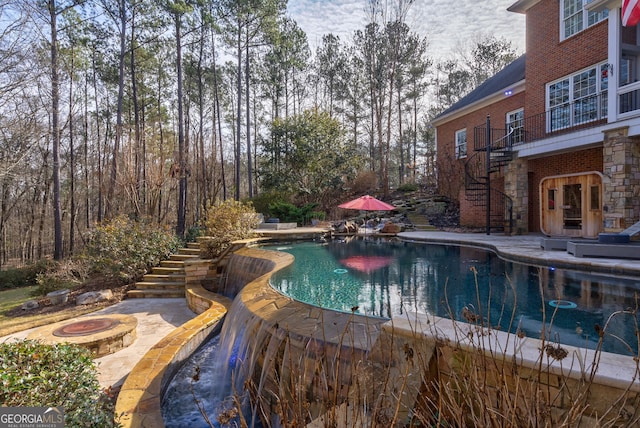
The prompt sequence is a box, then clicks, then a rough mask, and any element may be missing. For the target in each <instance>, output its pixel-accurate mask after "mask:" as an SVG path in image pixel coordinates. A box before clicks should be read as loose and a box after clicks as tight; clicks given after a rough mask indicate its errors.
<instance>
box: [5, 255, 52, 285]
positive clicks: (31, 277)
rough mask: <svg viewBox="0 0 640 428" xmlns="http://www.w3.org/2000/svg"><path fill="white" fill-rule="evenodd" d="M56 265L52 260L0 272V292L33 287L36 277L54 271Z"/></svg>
mask: <svg viewBox="0 0 640 428" xmlns="http://www.w3.org/2000/svg"><path fill="white" fill-rule="evenodd" d="M57 265H58V264H57V262H55V261H53V260H39V261H37V262H34V263H31V264H28V265H26V266H23V267H20V268H11V269H7V270H0V290H9V289H12V288H20V287H28V286H30V285H35V284H36V282H37V279H38V275H40V274H42V273H44V272H47V271H50V270H54V269H55V268H56V266H57Z"/></svg>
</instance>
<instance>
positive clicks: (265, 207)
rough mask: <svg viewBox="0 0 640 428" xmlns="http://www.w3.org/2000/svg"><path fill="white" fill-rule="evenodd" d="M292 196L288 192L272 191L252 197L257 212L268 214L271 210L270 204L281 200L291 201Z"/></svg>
mask: <svg viewBox="0 0 640 428" xmlns="http://www.w3.org/2000/svg"><path fill="white" fill-rule="evenodd" d="M290 200H291V197H290V195H289V194H287V193H286V192H278V191H275V190H274V191H270V192H265V193H261V194H259V195H257V196H254V197H253V198H251V204H252V205H253V208H254V209H255V210H256V212H259V213H263V214H266V213H268V212H269V205H271V204H273V203H279V202H285V203H286V202H289V201H290Z"/></svg>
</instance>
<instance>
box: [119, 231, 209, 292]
mask: <svg viewBox="0 0 640 428" xmlns="http://www.w3.org/2000/svg"><path fill="white" fill-rule="evenodd" d="M199 257H200V244H198V243H197V242H190V243H188V244H187V246H186V247H184V248H180V249H179V250H178V252H177V253H176V254H171V255H170V256H169V259H168V260H163V261H161V262H160V265H159V266H155V267H154V268H153V269H151V273H148V274H146V275H144V276H143V277H142V281H138V282H136V285H135V288H134V289H133V290H129V291H127V297H128V298H145V297H147V298H151V297H164V298H170V297H185V271H184V262H185V260H192V259H197V258H199Z"/></svg>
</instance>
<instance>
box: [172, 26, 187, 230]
mask: <svg viewBox="0 0 640 428" xmlns="http://www.w3.org/2000/svg"><path fill="white" fill-rule="evenodd" d="M175 20H176V66H177V71H178V73H177V74H178V75H177V79H178V168H179V177H180V178H179V183H178V188H179V189H178V222H177V224H176V235H178V236H179V237H184V232H185V223H186V211H187V164H186V156H185V153H186V147H185V137H184V111H183V98H182V97H183V83H182V25H181V24H182V22H181V16H180V14H178V13H176V15H175Z"/></svg>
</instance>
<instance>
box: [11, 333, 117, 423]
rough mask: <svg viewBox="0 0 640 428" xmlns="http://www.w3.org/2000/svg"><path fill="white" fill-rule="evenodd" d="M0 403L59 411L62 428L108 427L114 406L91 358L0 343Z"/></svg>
mask: <svg viewBox="0 0 640 428" xmlns="http://www.w3.org/2000/svg"><path fill="white" fill-rule="evenodd" d="M0 380H1V382H0V403H2V405H3V406H7V407H18V406H28V407H45V406H46V407H49V406H51V407H58V406H62V407H63V408H64V422H65V427H101V428H102V427H113V426H120V425H119V424H117V423H116V422H115V421H114V404H113V401H112V399H111V397H109V395H108V394H107V393H106V392H105V391H102V390H101V389H100V384H99V383H98V378H97V372H96V366H95V363H94V362H93V360H92V358H91V353H90V352H89V351H88V350H86V349H84V348H80V347H79V346H76V345H71V344H68V343H65V344H56V345H45V344H42V343H40V342H37V341H34V340H24V341H16V342H12V343H0Z"/></svg>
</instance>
